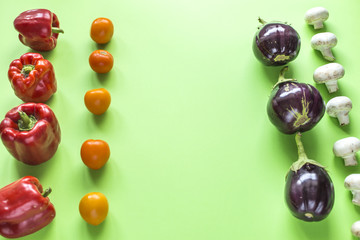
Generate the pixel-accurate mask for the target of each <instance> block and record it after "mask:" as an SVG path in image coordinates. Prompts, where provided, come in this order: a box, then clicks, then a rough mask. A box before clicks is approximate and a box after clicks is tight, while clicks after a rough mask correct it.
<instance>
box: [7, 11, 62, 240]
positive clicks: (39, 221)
mask: <svg viewBox="0 0 360 240" xmlns="http://www.w3.org/2000/svg"><path fill="white" fill-rule="evenodd" d="M14 27H15V29H16V30H17V31H18V32H19V39H20V41H21V42H22V43H23V44H25V45H26V46H29V47H30V48H32V49H34V50H36V51H49V50H52V49H54V48H55V46H56V43H57V38H58V34H59V32H63V31H62V30H61V29H59V20H58V18H57V16H56V15H55V14H54V13H52V12H51V11H49V10H47V9H34V10H29V11H25V12H23V13H21V14H20V15H19V16H18V17H17V18H16V19H15V21H14ZM8 77H9V80H10V83H11V86H12V88H13V89H14V92H15V95H16V96H17V97H19V98H20V99H21V100H23V101H24V102H25V103H24V104H21V105H19V106H17V107H14V108H13V109H11V110H10V111H9V112H8V113H7V114H6V115H5V119H4V120H3V121H2V122H1V123H0V135H1V140H2V142H3V144H4V145H5V147H6V149H7V150H8V151H9V153H10V154H11V155H12V156H13V157H14V158H15V159H17V160H19V161H21V162H23V163H25V164H29V165H38V164H41V163H44V162H46V161H48V160H49V159H50V158H51V157H52V156H53V155H54V154H55V152H56V150H57V148H58V145H59V143H60V139H61V131H60V126H59V123H58V120H57V118H56V116H55V114H54V112H53V111H52V110H51V108H50V107H49V106H48V105H46V104H44V102H46V101H47V100H48V99H49V98H50V97H51V96H52V95H53V94H54V93H55V92H56V89H57V85H56V79H55V73H54V68H53V66H52V64H51V63H50V62H49V61H48V60H46V59H44V58H43V57H42V56H41V54H39V53H26V54H24V55H22V56H21V57H20V58H19V59H16V60H14V61H12V62H11V64H10V68H9V71H8ZM50 192H51V189H48V190H45V191H43V188H42V186H41V184H40V182H39V180H38V179H37V178H35V177H32V176H26V177H23V178H21V179H19V180H17V181H15V182H13V183H11V184H9V185H7V186H5V187H3V188H2V189H0V235H2V236H4V237H7V238H18V237H23V236H26V235H28V234H31V233H34V232H36V231H38V230H40V229H42V228H43V227H45V226H47V225H48V224H49V223H50V222H51V221H52V220H53V219H54V217H55V208H54V206H53V204H52V203H51V202H50V200H49V198H48V195H49V193H50Z"/></svg>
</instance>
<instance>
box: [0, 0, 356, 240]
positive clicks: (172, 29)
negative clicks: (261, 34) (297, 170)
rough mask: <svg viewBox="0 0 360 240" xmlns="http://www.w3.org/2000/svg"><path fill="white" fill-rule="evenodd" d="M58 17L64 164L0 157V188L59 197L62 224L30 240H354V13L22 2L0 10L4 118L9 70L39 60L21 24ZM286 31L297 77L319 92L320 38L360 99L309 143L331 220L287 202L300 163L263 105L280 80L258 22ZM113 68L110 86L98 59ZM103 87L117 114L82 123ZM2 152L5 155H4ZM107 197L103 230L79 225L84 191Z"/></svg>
mask: <svg viewBox="0 0 360 240" xmlns="http://www.w3.org/2000/svg"><path fill="white" fill-rule="evenodd" d="M316 6H323V7H325V8H327V9H328V10H329V12H330V18H329V19H328V21H327V22H326V23H325V26H326V27H325V28H324V29H322V30H317V31H315V30H314V29H313V28H312V27H311V26H308V25H306V24H305V22H304V14H305V12H306V10H308V9H310V8H312V7H316ZM33 8H47V9H49V10H51V11H53V12H55V13H56V14H57V16H58V18H59V19H60V26H61V27H62V28H63V29H64V31H65V33H64V34H63V35H61V36H59V39H58V45H57V47H56V48H55V49H54V50H53V51H51V52H47V53H44V57H45V58H47V59H48V60H50V61H51V62H52V64H53V65H54V68H55V73H56V77H57V81H58V91H57V93H56V94H55V95H54V96H53V97H52V98H51V100H50V101H49V102H48V104H49V105H50V107H51V108H52V109H53V111H54V112H55V114H56V116H57V118H58V120H59V123H60V126H61V130H62V141H61V144H60V146H59V148H58V151H57V153H56V154H55V156H54V157H53V158H52V159H51V160H50V161H48V162H47V163H45V164H42V165H40V166H35V167H31V166H27V165H24V164H22V163H20V162H18V161H16V160H15V159H14V158H13V157H12V156H11V155H10V154H9V153H8V152H7V151H6V149H5V148H4V147H3V146H0V186H1V187H2V186H5V185H7V184H9V183H11V182H13V181H15V180H17V179H19V178H21V177H23V176H25V175H33V176H36V177H38V178H39V180H40V181H41V183H42V184H43V186H44V187H45V188H46V187H48V186H51V187H52V189H53V192H52V194H51V195H50V199H51V201H52V202H53V203H54V205H55V208H56V210H57V215H56V218H55V219H54V221H53V222H52V223H51V224H50V225H49V226H47V227H46V228H44V229H42V230H41V231H39V232H37V233H35V234H33V235H30V236H28V237H25V238H24V239H53V240H57V239H122V240H235V239H247V240H252V239H256V240H258V239H267V240H275V239H276V240H279V239H292V240H300V239H316V240H322V239H324V240H325V239H326V240H339V239H355V238H353V237H352V235H351V232H350V227H351V225H352V223H354V222H355V221H357V220H359V219H360V208H359V207H356V206H354V205H353V204H352V203H351V194H350V193H349V191H347V190H345V189H344V187H343V182H344V178H345V177H346V176H347V175H348V174H351V173H355V172H359V170H360V168H359V167H344V164H343V161H342V159H340V158H336V157H334V155H333V153H332V145H333V143H334V142H335V141H336V140H338V139H341V138H344V137H348V136H356V137H360V121H359V120H360V109H359V108H360V104H359V103H360V95H359V94H358V90H357V89H358V86H359V76H360V67H359V62H358V60H359V37H360V28H359V27H358V21H359V20H358V14H359V12H360V4H359V1H358V0H347V1H335V0H332V1H312V0H304V1H280V0H273V1H267V0H259V1H246V2H245V1H239V0H210V1H209V0H207V1H205V0H196V1H193V0H182V1H177V0H131V1H123V0H120V1H119V0H103V1H93V0H87V1H84V0H78V1H73V0H62V1H45V0H44V1H43V0H33V1H28V0H27V1H25V0H18V1H16V2H8V1H1V2H0V11H1V14H0V25H1V30H2V31H1V40H0V41H1V57H0V76H1V88H0V102H1V105H0V114H1V115H2V116H4V115H5V113H6V112H7V111H8V110H10V109H11V108H12V107H15V106H17V105H19V104H21V103H22V102H21V100H20V99H18V98H17V97H16V96H15V95H14V93H13V90H12V88H11V86H10V84H9V81H8V79H7V70H8V66H9V64H10V62H11V61H12V60H14V59H16V58H19V57H20V56H21V55H22V54H24V53H26V52H29V51H31V49H30V48H28V47H26V46H24V45H22V44H21V43H20V41H19V40H18V37H17V32H16V31H15V30H14V28H13V20H14V19H15V18H16V17H17V16H18V14H20V13H21V12H22V11H25V10H28V9H33ZM258 16H261V17H262V18H263V19H265V20H267V21H271V20H281V21H287V22H289V23H291V24H292V26H293V27H294V28H295V29H296V30H297V31H298V33H299V34H300V36H301V39H302V46H301V51H300V55H299V56H298V58H297V59H296V60H295V61H293V62H292V63H290V64H289V69H290V71H289V73H288V74H287V76H288V77H293V78H296V79H298V81H301V82H305V83H310V84H314V85H315V83H314V82H313V80H312V74H313V71H314V70H315V69H316V68H317V67H319V66H321V65H323V64H326V63H327V62H326V61H325V60H323V59H322V57H321V55H320V54H319V53H318V52H315V51H314V50H312V49H311V47H310V39H311V37H312V36H313V35H314V34H315V33H317V32H322V31H330V32H333V33H335V34H336V35H337V37H338V45H337V46H336V47H335V48H334V50H333V52H334V55H335V57H336V62H338V63H340V64H342V65H343V66H344V68H345V71H346V73H345V76H344V78H343V79H341V80H340V81H339V87H340V90H339V91H338V92H337V93H335V94H331V95H330V94H329V93H328V92H327V90H326V88H325V86H323V85H316V87H318V89H319V90H320V92H321V94H322V96H323V98H324V100H325V101H326V102H327V101H328V100H329V99H330V98H332V97H333V96H338V95H346V96H348V97H350V98H351V99H352V100H353V110H352V112H351V113H350V125H349V126H346V127H342V128H340V127H339V126H338V122H337V120H336V119H334V118H330V117H329V116H328V115H327V114H325V115H324V117H323V119H322V120H321V121H320V123H319V124H318V125H317V126H316V127H315V128H314V129H312V130H311V131H309V132H306V133H304V134H303V142H304V146H305V149H306V152H307V154H308V156H309V158H312V159H315V160H317V161H319V162H320V163H321V164H323V165H325V166H327V169H328V171H329V174H330V176H331V177H332V180H333V182H334V186H335V195H336V197H335V205H334V208H333V210H332V212H331V214H330V215H329V217H328V218H326V219H325V220H324V221H321V222H318V223H306V222H302V221H300V220H297V219H296V218H294V217H293V216H292V215H291V214H290V211H289V210H288V209H287V207H286V205H285V202H284V194H283V191H284V184H285V181H284V179H285V175H286V173H287V171H288V168H289V167H290V165H291V164H292V162H293V161H295V160H296V159H297V150H296V145H295V142H294V136H291V135H284V134H282V133H280V132H279V131H277V129H276V128H275V127H274V126H273V125H272V124H271V123H270V121H269V120H268V118H267V114H266V104H267V101H268V96H269V94H270V91H271V88H272V86H273V84H274V83H275V82H276V80H277V76H278V73H279V71H280V67H264V66H263V65H262V64H261V63H260V62H258V61H257V60H256V59H255V57H254V55H253V53H252V49H251V45H252V40H253V36H254V33H255V32H256V30H257V27H258V25H259V24H258V22H257V17H258ZM97 17H107V18H109V19H111V20H112V21H113V24H114V27H115V30H114V36H113V39H112V41H111V42H110V43H109V44H107V45H102V46H99V45H97V44H96V43H95V42H93V41H92V40H91V38H90V36H89V31H90V25H91V23H92V21H93V20H94V19H95V18H97ZM100 48H103V49H106V50H108V51H109V52H110V53H112V55H113V56H114V68H113V69H112V70H111V72H110V73H108V74H105V75H98V74H96V73H95V72H93V71H92V70H91V68H90V67H89V64H88V57H89V55H90V53H91V52H92V51H94V50H96V49H100ZM100 87H104V88H106V89H107V90H108V91H109V92H110V93H111V95H112V103H111V105H110V107H109V109H108V111H107V112H106V113H105V114H104V115H102V116H94V115H92V114H91V113H90V112H88V111H87V109H86V108H85V105H84V103H83V97H84V94H85V92H86V91H87V90H89V89H93V88H100ZM90 138H93V139H103V140H105V141H107V142H108V143H109V145H110V148H111V157H110V160H109V162H108V163H107V165H106V166H105V167H104V168H103V169H101V170H98V171H95V170H89V169H88V168H87V167H86V166H85V165H84V164H83V163H82V161H81V158H80V147H81V144H82V143H83V142H84V141H85V140H87V139H90ZM1 145H2V144H1ZM92 191H99V192H102V193H104V194H105V195H106V196H107V198H108V201H109V214H108V217H107V219H106V220H105V222H103V223H102V224H101V225H99V226H96V227H95V226H90V225H88V224H87V223H86V222H85V221H83V220H82V218H81V217H80V214H79V212H78V204H79V201H80V199H81V198H82V196H83V195H85V194H86V193H88V192H92Z"/></svg>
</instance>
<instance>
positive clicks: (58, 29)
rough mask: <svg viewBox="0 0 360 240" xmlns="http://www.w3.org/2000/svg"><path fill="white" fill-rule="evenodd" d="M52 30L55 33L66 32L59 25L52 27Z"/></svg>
mask: <svg viewBox="0 0 360 240" xmlns="http://www.w3.org/2000/svg"><path fill="white" fill-rule="evenodd" d="M51 31H52V32H53V33H64V30H62V29H61V28H57V27H52V28H51Z"/></svg>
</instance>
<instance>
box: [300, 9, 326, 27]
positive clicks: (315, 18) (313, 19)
mask: <svg viewBox="0 0 360 240" xmlns="http://www.w3.org/2000/svg"><path fill="white" fill-rule="evenodd" d="M328 18H329V12H328V10H326V9H325V8H323V7H314V8H311V9H309V10H308V11H306V13H305V22H306V23H307V24H309V25H314V29H320V28H323V27H324V24H323V22H325V21H326V20H327V19H328Z"/></svg>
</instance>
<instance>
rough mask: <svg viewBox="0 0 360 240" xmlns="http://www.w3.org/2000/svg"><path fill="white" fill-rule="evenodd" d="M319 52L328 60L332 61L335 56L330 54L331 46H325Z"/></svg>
mask: <svg viewBox="0 0 360 240" xmlns="http://www.w3.org/2000/svg"><path fill="white" fill-rule="evenodd" d="M320 51H321V54H322V55H323V57H324V58H325V59H326V60H328V61H334V60H335V57H334V55H333V54H332V51H331V48H325V49H321V50H320Z"/></svg>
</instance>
